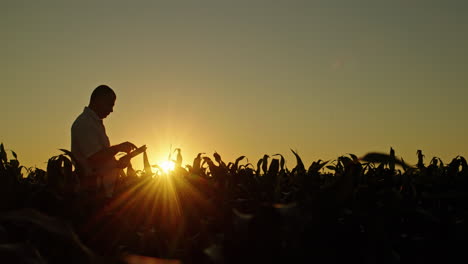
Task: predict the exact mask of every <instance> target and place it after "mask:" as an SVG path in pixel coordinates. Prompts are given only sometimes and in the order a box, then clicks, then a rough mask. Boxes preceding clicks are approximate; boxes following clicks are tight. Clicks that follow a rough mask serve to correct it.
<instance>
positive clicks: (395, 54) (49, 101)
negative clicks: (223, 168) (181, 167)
mask: <svg viewBox="0 0 468 264" xmlns="http://www.w3.org/2000/svg"><path fill="white" fill-rule="evenodd" d="M466 11H468V4H467V3H466V1H451V0H448V1H431V0H425V1H422V0H421V1H418V0H414V1H403V0H396V1H371V0H361V1H359V0H356V1H347V0H343V1H332V0H317V1H305V0H304V1H293V0H291V1H256V0H249V1H240V0H237V1H214V0H213V1H203V0H201V1H149V0H148V1H115V0H113V1H110V0H109V1H104V0H101V1H2V4H1V8H0V22H1V23H0V29H1V32H2V41H1V42H0V54H1V58H2V59H1V60H0V87H1V88H0V89H1V93H0V94H1V103H0V110H1V115H0V124H1V133H0V142H3V143H4V144H5V147H6V148H7V149H12V150H14V151H15V152H16V153H17V154H18V156H19V160H20V162H21V163H22V164H24V165H26V166H37V167H40V168H45V166H46V164H45V162H46V161H47V159H48V158H50V157H51V156H53V155H57V154H60V151H59V150H58V149H59V148H66V149H70V127H71V124H72V123H73V121H74V119H75V118H76V117H77V116H78V115H79V114H80V113H81V112H82V110H83V108H84V106H86V105H87V104H88V101H89V96H90V94H91V92H92V90H93V89H94V88H95V87H96V86H98V85H100V84H107V85H109V86H111V87H112V88H113V89H114V90H115V92H116V93H117V102H116V105H115V108H114V113H112V114H111V115H110V116H109V117H108V118H106V119H105V120H104V123H105V125H106V129H107V133H108V135H109V137H110V140H111V143H113V144H117V143H120V142H122V141H127V140H128V141H131V142H133V143H135V144H136V145H138V146H140V145H143V144H146V145H147V147H148V151H149V153H148V154H149V157H150V160H151V162H152V163H157V162H159V161H160V160H162V159H165V158H166V157H167V155H168V153H169V149H170V147H171V146H172V149H174V148H181V149H182V154H183V156H184V162H183V163H184V164H188V163H191V162H192V159H193V158H194V157H195V156H196V154H197V153H198V152H205V153H207V154H208V155H210V156H211V155H212V154H213V152H214V151H217V152H218V153H219V154H221V156H222V157H223V159H224V160H226V161H233V160H234V159H235V158H237V157H238V156H241V155H246V156H247V157H248V158H249V162H252V163H253V164H256V162H257V160H258V159H260V158H261V157H262V156H263V155H264V154H268V155H273V154H276V153H282V154H283V155H284V156H285V157H286V159H287V165H288V167H289V168H292V167H294V165H295V159H294V156H293V154H292V152H291V151H290V148H292V149H294V150H297V151H298V153H299V154H300V155H301V157H302V158H303V160H304V162H305V163H306V164H310V163H312V161H315V160H318V159H322V160H328V159H335V158H337V157H338V156H340V155H345V154H346V153H354V154H356V155H358V156H361V155H364V154H365V153H367V152H369V151H380V152H388V151H389V149H390V147H393V148H394V149H395V150H396V155H397V156H403V158H405V160H407V161H409V162H410V163H416V151H417V150H418V149H421V150H423V153H425V154H426V157H428V158H431V157H433V156H437V157H440V158H442V159H443V160H444V162H449V161H450V160H451V159H452V158H454V157H455V156H457V155H463V156H467V154H468V151H467V147H468V143H467V140H466V135H468V122H467V113H468V104H467V103H466V101H467V98H468V85H467V84H468V51H467V47H468V34H466V32H468V16H466ZM427 162H428V161H427ZM140 163H141V164H140ZM140 165H142V161H141V160H140V159H138V158H137V159H136V160H135V162H134V166H135V167H141V166H140Z"/></svg>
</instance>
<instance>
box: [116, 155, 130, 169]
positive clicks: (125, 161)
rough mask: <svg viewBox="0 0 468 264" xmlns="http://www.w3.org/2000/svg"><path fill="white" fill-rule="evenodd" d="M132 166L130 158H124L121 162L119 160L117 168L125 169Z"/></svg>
mask: <svg viewBox="0 0 468 264" xmlns="http://www.w3.org/2000/svg"><path fill="white" fill-rule="evenodd" d="M128 165H130V157H129V156H123V157H122V158H120V159H119V160H117V168H119V169H125V168H127V167H128Z"/></svg>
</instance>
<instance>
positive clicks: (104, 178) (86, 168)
mask: <svg viewBox="0 0 468 264" xmlns="http://www.w3.org/2000/svg"><path fill="white" fill-rule="evenodd" d="M108 147H110V141H109V138H108V137H107V134H106V129H105V127H104V124H103V122H102V119H100V118H99V117H98V115H97V114H96V113H95V112H94V111H93V110H92V109H91V108H89V107H85V108H84V110H83V113H81V114H80V115H79V116H78V117H77V118H76V120H75V122H73V125H72V127H71V152H72V154H73V155H74V156H75V158H76V160H77V162H78V163H79V165H81V167H82V169H83V174H84V175H83V176H85V177H98V179H97V183H98V185H99V184H104V188H105V190H106V195H107V196H109V197H110V196H112V188H113V185H114V183H115V180H116V179H117V177H118V173H119V171H118V169H117V168H116V167H115V161H114V160H111V161H109V162H107V163H106V164H102V165H103V166H102V167H101V168H100V170H96V169H94V168H92V167H91V165H90V164H89V162H88V158H89V157H90V156H92V155H93V154H95V153H97V152H98V151H100V150H102V149H104V148H108Z"/></svg>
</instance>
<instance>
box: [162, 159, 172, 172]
mask: <svg viewBox="0 0 468 264" xmlns="http://www.w3.org/2000/svg"><path fill="white" fill-rule="evenodd" d="M159 167H161V169H162V170H163V172H164V173H169V172H171V171H173V170H174V168H175V164H174V162H173V161H171V160H165V161H163V162H161V163H160V164H159Z"/></svg>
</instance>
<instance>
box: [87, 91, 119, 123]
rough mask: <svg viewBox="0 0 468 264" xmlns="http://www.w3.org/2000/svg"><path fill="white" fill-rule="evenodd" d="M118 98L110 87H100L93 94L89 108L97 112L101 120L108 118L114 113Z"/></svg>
mask: <svg viewBox="0 0 468 264" xmlns="http://www.w3.org/2000/svg"><path fill="white" fill-rule="evenodd" d="M116 98H117V96H116V95H115V93H114V91H113V90H112V89H111V88H110V87H109V86H107V85H104V84H103V85H99V86H98V87H96V89H94V91H93V93H92V94H91V99H90V100H89V108H91V109H92V110H93V111H94V112H96V114H97V115H98V117H99V118H101V119H103V118H106V117H107V116H108V115H109V114H110V113H112V112H113V110H114V104H115V99H116Z"/></svg>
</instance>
